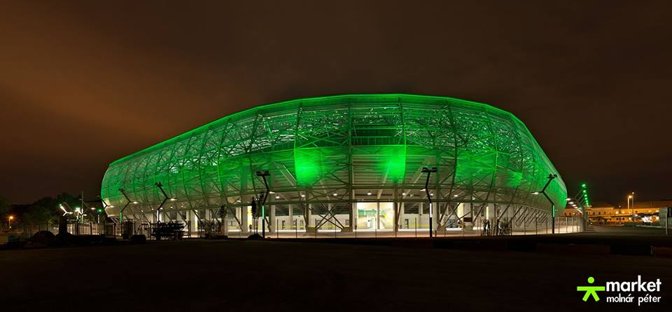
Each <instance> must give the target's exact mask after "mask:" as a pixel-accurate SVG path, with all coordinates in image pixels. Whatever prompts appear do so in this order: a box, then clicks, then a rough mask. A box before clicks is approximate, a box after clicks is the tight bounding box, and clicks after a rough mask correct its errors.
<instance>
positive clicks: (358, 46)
mask: <svg viewBox="0 0 672 312" xmlns="http://www.w3.org/2000/svg"><path fill="white" fill-rule="evenodd" d="M252 2H254V3H252ZM364 2H365V1H333V2H331V4H330V3H328V2H326V1H300V2H295V1H268V2H264V1H230V2H225V1H211V2H207V1H190V2H187V1H179V2H178V1H172V2H171V1H104V2H103V1H81V2H80V1H43V2H38V1H31V2H30V3H29V2H28V1H19V0H16V1H2V2H0V108H1V111H0V133H1V136H0V195H3V196H5V197H8V198H10V199H11V200H12V201H13V202H30V201H33V200H35V199H37V198H39V197H41V196H45V195H53V194H56V193H58V192H62V191H68V192H73V193H77V192H79V191H80V190H84V191H85V193H87V194H88V195H89V197H93V196H94V195H95V194H97V193H98V187H99V185H100V181H101V179H102V176H103V173H104V172H105V169H106V168H107V164H108V163H109V162H111V161H113V160H115V159H117V158H119V157H121V156H124V155H127V154H130V153H132V152H134V151H136V150H139V149H141V148H143V147H146V146H149V145H152V144H154V143H157V142H159V141H162V140H164V139H167V138H169V137H171V136H174V135H177V134H179V133H182V132H184V131H186V130H189V129H191V128H194V127H196V126H199V125H201V124H203V123H206V122H208V121H211V120H214V119H217V118H219V117H221V116H224V115H226V114H229V113H232V112H235V111H238V110H241V109H244V108H249V107H252V106H255V105H258V104H262V103H267V102H272V101H278V100H284V99H291V98H297V97H307V96H317V95H324V94H335V93H368V92H395V93H396V92H409V93H423V94H435V95H445V96H453V97H458V98H465V99H471V100H476V101H482V102H486V103H490V104H493V105H495V106H498V107H500V108H503V109H505V110H508V111H510V112H512V113H514V114H515V115H517V116H518V117H520V118H521V119H522V120H523V121H524V122H525V123H526V124H527V126H528V127H529V128H530V130H531V131H532V133H533V134H534V135H535V137H536V138H537V140H538V141H539V142H540V143H541V145H542V147H543V148H544V149H545V151H546V152H547V154H548V155H549V157H550V158H551V160H552V161H553V162H554V163H555V165H556V167H557V168H558V170H559V171H560V173H561V175H563V177H564V179H565V181H566V182H567V184H568V187H569V188H570V190H576V187H577V184H578V182H579V181H584V180H585V181H587V182H588V183H589V184H590V186H591V188H592V193H593V199H594V201H599V200H603V201H617V200H619V199H621V198H623V197H624V196H625V192H627V191H635V192H637V193H638V194H639V195H638V197H639V198H641V199H662V198H672V182H671V181H672V179H671V178H670V177H672V164H671V163H670V159H671V157H672V139H671V136H670V135H671V133H672V130H671V129H672V128H671V127H670V121H669V120H670V117H671V116H672V108H671V107H670V105H671V104H672V101H671V100H672V92H670V88H671V87H672V84H671V82H672V81H671V77H672V58H671V56H672V42H671V40H670V39H672V23H670V21H671V20H672V6H671V5H669V4H667V3H669V2H666V1H660V2H643V1H630V2H627V3H626V2H623V3H619V1H575V3H574V4H568V2H569V1H461V2H454V3H447V2H448V1H406V2H394V1H379V2H366V3H364Z"/></svg>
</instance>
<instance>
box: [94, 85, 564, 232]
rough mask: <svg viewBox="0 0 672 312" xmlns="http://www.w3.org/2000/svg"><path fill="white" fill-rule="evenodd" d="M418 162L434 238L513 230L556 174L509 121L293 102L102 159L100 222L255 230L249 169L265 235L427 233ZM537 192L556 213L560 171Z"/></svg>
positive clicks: (475, 111)
mask: <svg viewBox="0 0 672 312" xmlns="http://www.w3.org/2000/svg"><path fill="white" fill-rule="evenodd" d="M423 167H430V168H431V167H436V168H437V172H436V173H433V174H432V175H431V179H430V181H429V191H430V193H432V195H431V196H432V200H433V202H434V209H433V211H432V213H433V228H434V230H435V231H437V232H442V231H450V230H451V229H464V228H468V227H469V228H470V227H471V226H475V227H477V228H478V227H479V226H480V225H482V224H483V222H484V220H489V221H490V222H491V223H490V224H497V223H499V222H507V224H510V225H511V227H512V228H513V229H514V231H515V230H516V229H519V228H525V227H529V226H530V224H529V222H531V220H534V222H535V224H538V223H539V222H544V224H548V223H549V222H550V219H551V216H552V215H553V212H552V208H551V204H550V203H549V201H548V200H547V199H546V198H545V197H544V196H535V195H534V194H533V192H535V191H539V190H540V189H542V188H543V186H544V184H545V183H546V182H547V181H548V179H547V177H548V176H549V174H557V171H556V169H555V168H554V166H553V164H552V163H551V161H550V160H549V159H548V157H547V156H546V155H545V154H544V152H543V151H542V149H541V147H540V146H539V144H538V143H537V142H536V141H535V139H534V138H533V137H532V135H531V134H530V132H529V131H528V130H527V128H526V127H525V125H524V124H523V123H522V122H521V121H520V120H519V119H518V118H516V117H515V116H513V115H512V114H510V113H508V112H506V111H503V110H500V109H497V108H494V107H492V106H489V105H486V104H481V103H475V102H470V101H465V100H459V99H454V98H448V97H437V96H419V95H404V94H369V95H339V96H327V97H319V98H308V99H299V100H292V101H286V102H280V103H274V104H268V105H262V106H258V107H255V108H251V109H248V110H245V111H242V112H238V113H235V114H232V115H230V116H226V117H223V118H221V119H219V120H216V121H214V122H211V123H209V124H206V125H204V126H201V127H199V128H196V129H194V130H191V131H189V132H186V133H184V134H182V135H179V136H177V137H174V138H172V139H169V140H167V141H165V142H162V143H159V144H157V145H154V146H152V147H149V148H147V149H144V150H141V151H139V152H137V153H135V154H131V155H129V156H126V157H124V158H121V159H119V160H117V161H115V162H113V163H111V164H110V166H109V168H108V170H107V172H106V173H105V177H104V179H103V183H102V190H101V198H102V199H103V201H104V203H105V204H106V205H107V208H106V212H107V213H108V215H109V216H111V217H114V218H116V219H117V220H122V219H123V220H124V221H133V222H135V223H136V227H139V226H140V225H139V224H152V223H155V222H157V221H161V222H167V221H180V222H185V223H187V224H188V225H189V229H190V231H206V230H207V231H212V230H213V229H215V231H218V232H223V233H225V234H230V233H231V232H241V233H246V232H249V231H250V229H251V228H255V227H258V226H259V224H260V221H258V220H257V219H255V218H253V216H252V215H251V212H250V202H251V200H252V198H253V197H256V196H259V194H260V193H263V192H264V191H265V187H264V183H263V181H262V179H261V178H260V177H259V176H257V175H256V174H255V173H256V172H257V171H259V170H268V172H269V173H270V176H269V177H268V183H269V188H270V190H271V191H272V192H271V194H270V196H269V197H268V201H267V203H266V209H265V215H266V216H265V217H266V218H267V224H268V227H267V228H266V230H267V231H269V232H271V233H275V232H280V233H282V232H283V231H288V232H291V233H294V232H298V231H301V232H310V233H315V232H318V233H319V232H320V231H331V232H346V233H352V232H353V231H355V232H367V231H391V232H395V233H396V232H403V231H410V230H414V229H417V228H420V229H422V228H425V229H427V228H428V227H429V223H428V222H429V221H428V213H429V209H428V204H427V195H426V192H425V191H424V187H425V179H426V174H427V173H423V172H422V168H423ZM157 184H158V185H157ZM546 192H547V194H548V195H549V197H550V198H551V199H552V201H553V202H554V203H555V207H556V209H561V208H563V207H565V200H566V189H565V185H564V182H563V181H562V179H561V178H560V177H559V176H558V178H556V179H554V180H552V181H551V183H550V185H549V187H548V189H547V191H546ZM556 213H559V212H556ZM255 220H257V221H255ZM255 222H257V223H255Z"/></svg>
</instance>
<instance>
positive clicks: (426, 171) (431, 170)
mask: <svg viewBox="0 0 672 312" xmlns="http://www.w3.org/2000/svg"><path fill="white" fill-rule="evenodd" d="M436 171H437V170H436V167H432V168H427V167H422V172H423V173H427V180H425V193H427V200H428V201H429V238H432V237H433V236H432V235H433V233H432V232H434V227H433V224H432V215H433V214H434V211H433V210H432V194H431V193H430V192H429V177H430V176H431V175H432V172H436Z"/></svg>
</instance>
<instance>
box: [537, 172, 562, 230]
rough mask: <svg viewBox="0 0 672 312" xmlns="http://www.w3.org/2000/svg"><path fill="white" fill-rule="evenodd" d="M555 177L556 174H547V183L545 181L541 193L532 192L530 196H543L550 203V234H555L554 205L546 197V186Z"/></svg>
mask: <svg viewBox="0 0 672 312" xmlns="http://www.w3.org/2000/svg"><path fill="white" fill-rule="evenodd" d="M557 177H558V175H557V174H554V173H551V174H549V175H548V181H546V184H545V185H544V187H543V188H542V189H541V191H538V192H532V194H534V195H539V194H543V195H544V197H546V199H547V200H548V202H549V203H551V234H555V203H554V202H553V200H551V198H550V197H548V194H546V188H548V186H549V185H550V184H551V181H553V179H555V178H557Z"/></svg>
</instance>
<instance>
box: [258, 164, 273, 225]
mask: <svg viewBox="0 0 672 312" xmlns="http://www.w3.org/2000/svg"><path fill="white" fill-rule="evenodd" d="M270 175H271V174H270V173H268V170H259V171H257V176H258V177H261V178H262V179H263V180H264V186H265V187H266V192H265V193H264V197H262V198H261V237H262V238H266V206H265V205H264V204H266V199H267V198H268V194H269V193H270V192H271V190H270V189H269V188H268V181H266V177H268V176H270Z"/></svg>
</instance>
